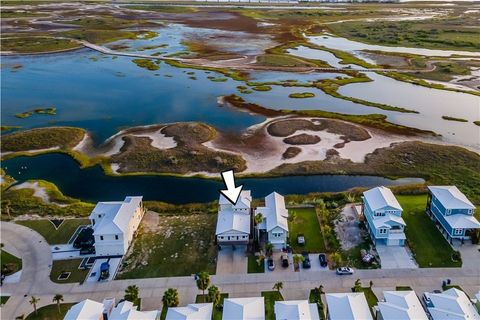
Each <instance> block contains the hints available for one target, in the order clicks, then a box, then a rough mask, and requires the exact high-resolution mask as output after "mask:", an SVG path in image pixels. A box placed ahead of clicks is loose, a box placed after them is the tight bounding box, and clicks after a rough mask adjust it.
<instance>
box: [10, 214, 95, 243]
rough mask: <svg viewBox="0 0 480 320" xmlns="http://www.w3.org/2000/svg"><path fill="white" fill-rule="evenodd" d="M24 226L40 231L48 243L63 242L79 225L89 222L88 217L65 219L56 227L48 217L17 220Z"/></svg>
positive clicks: (66, 240) (68, 238) (65, 241)
mask: <svg viewBox="0 0 480 320" xmlns="http://www.w3.org/2000/svg"><path fill="white" fill-rule="evenodd" d="M17 223H18V224H21V225H23V226H25V227H28V228H30V229H33V230H35V231H37V232H38V233H40V234H41V235H42V236H43V237H44V238H45V240H47V242H48V243H49V244H64V243H67V242H68V240H70V238H71V236H72V235H73V233H74V232H75V230H77V228H78V227H79V226H81V225H88V224H90V220H88V219H66V220H65V221H63V222H62V224H61V225H60V227H59V228H58V229H55V226H54V225H53V223H52V222H50V220H48V219H41V220H25V221H17Z"/></svg>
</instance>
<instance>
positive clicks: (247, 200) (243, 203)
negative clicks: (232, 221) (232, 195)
mask: <svg viewBox="0 0 480 320" xmlns="http://www.w3.org/2000/svg"><path fill="white" fill-rule="evenodd" d="M251 202H252V195H251V191H250V190H243V191H242V192H240V195H239V196H238V200H237V203H236V204H235V205H234V206H232V207H233V209H250V204H251ZM218 203H219V204H220V205H222V204H230V205H231V204H232V203H231V202H230V201H228V199H227V198H225V196H224V195H223V194H221V193H220V198H219V199H218Z"/></svg>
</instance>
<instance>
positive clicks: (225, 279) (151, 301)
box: [1, 222, 480, 319]
mask: <svg viewBox="0 0 480 320" xmlns="http://www.w3.org/2000/svg"><path fill="white" fill-rule="evenodd" d="M1 237H2V242H4V243H6V244H8V246H14V247H15V248H16V249H17V252H21V257H22V259H23V272H22V278H21V281H20V283H18V284H6V285H4V286H3V287H2V289H1V294H2V295H7V294H10V295H11V298H10V299H9V300H8V302H7V303H6V304H5V306H4V307H2V319H13V318H15V317H16V316H18V315H21V314H28V313H30V312H31V311H32V306H31V305H30V304H29V303H28V300H29V299H30V295H35V296H37V297H40V304H39V306H43V305H47V304H51V303H52V297H53V295H54V294H56V293H61V294H63V295H64V297H65V302H76V301H80V300H82V299H85V298H90V299H96V300H99V301H101V300H103V298H105V297H115V298H117V299H118V298H121V297H122V296H123V291H124V290H125V288H126V287H127V286H128V285H131V284H136V285H138V286H139V287H140V295H141V297H142V307H143V308H145V309H153V308H160V306H161V297H162V295H163V292H164V291H165V290H166V289H167V288H170V287H174V288H178V290H179V293H180V297H181V304H182V305H185V304H188V303H192V302H193V301H194V299H195V295H196V294H198V293H199V292H198V290H197V288H196V285H195V281H194V280H193V278H192V277H171V278H153V279H135V280H115V281H110V282H106V283H85V284H83V285H79V284H56V283H53V282H52V281H50V278H49V272H50V266H51V263H52V257H51V253H50V248H49V246H48V244H47V243H46V241H45V240H44V239H43V238H42V237H41V236H40V235H39V234H38V233H36V232H35V231H33V230H30V229H28V228H25V227H23V226H20V225H17V224H13V223H9V222H2V223H1ZM466 248H467V247H466ZM466 253H467V254H468V255H467V257H464V258H468V260H469V261H468V262H467V263H465V264H464V267H463V268H448V269H445V268H438V269H389V270H357V271H356V273H355V275H353V276H342V277H340V276H336V275H335V274H334V273H333V271H331V272H325V271H318V272H292V273H290V274H289V275H288V276H287V275H285V274H284V273H275V272H271V273H265V274H241V275H215V276H212V283H214V284H215V285H217V286H219V288H220V290H221V291H223V292H228V293H229V294H230V296H231V297H241V296H258V295H259V294H260V292H261V291H265V290H271V289H272V285H273V284H274V283H275V282H277V281H283V283H284V290H283V292H284V295H285V297H286V298H287V299H302V298H303V299H305V298H307V297H308V293H309V291H310V289H311V288H312V287H314V286H318V285H320V284H322V285H323V286H324V287H325V290H326V291H327V292H348V291H350V288H351V287H352V285H353V283H354V281H355V280H356V279H357V278H359V279H361V280H362V282H363V283H364V284H367V283H369V281H370V280H372V281H373V283H374V286H375V289H376V291H377V292H381V290H382V289H390V290H391V289H393V288H394V287H395V286H397V285H407V286H411V287H412V288H413V289H415V290H416V291H417V292H418V293H421V292H422V291H426V290H432V289H438V288H440V286H441V281H442V280H443V279H446V278H450V279H451V280H452V282H453V283H455V284H458V285H460V286H462V287H463V289H465V290H466V291H467V292H468V293H474V292H476V291H478V290H479V289H480V263H478V261H480V252H478V250H477V248H472V247H470V248H468V251H467V252H466ZM472 260H473V261H477V262H475V263H474V262H473V261H472Z"/></svg>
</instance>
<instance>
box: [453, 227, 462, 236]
mask: <svg viewBox="0 0 480 320" xmlns="http://www.w3.org/2000/svg"><path fill="white" fill-rule="evenodd" d="M453 234H454V235H456V236H460V235H462V234H463V229H453Z"/></svg>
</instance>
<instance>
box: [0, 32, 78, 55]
mask: <svg viewBox="0 0 480 320" xmlns="http://www.w3.org/2000/svg"><path fill="white" fill-rule="evenodd" d="M79 47H80V45H79V44H78V43H77V42H76V41H73V40H70V39H60V38H54V37H34V36H32V37H29V36H24V37H21V38H5V39H2V50H5V51H13V52H18V53H40V52H51V51H60V50H69V49H74V48H79Z"/></svg>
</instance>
